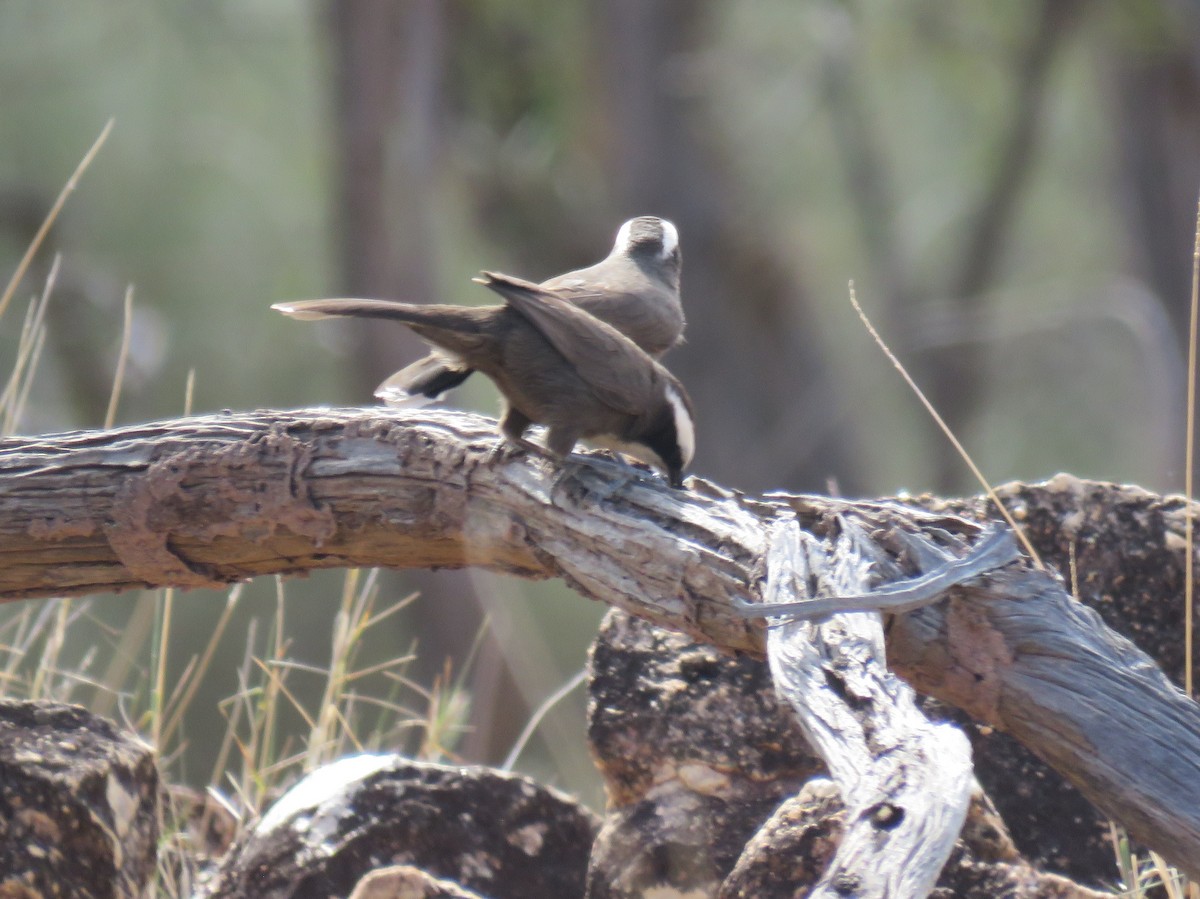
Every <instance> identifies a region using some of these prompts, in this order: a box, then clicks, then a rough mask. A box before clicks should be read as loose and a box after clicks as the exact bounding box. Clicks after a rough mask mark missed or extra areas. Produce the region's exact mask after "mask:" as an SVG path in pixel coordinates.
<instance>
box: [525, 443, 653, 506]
mask: <svg viewBox="0 0 1200 899" xmlns="http://www.w3.org/2000/svg"><path fill="white" fill-rule="evenodd" d="M578 439H579V435H578V433H577V432H575V431H570V430H563V429H562V428H551V429H550V433H549V435H548V436H547V438H546V445H547V447H549V449H550V452H551V453H554V454H556V455H557V454H559V453H561V454H562V455H561V459H562V471H561V473H560V474H559V475H558V477H557V478H555V480H554V486H555V487H558V486H559V485H560V484H562V483H563V482H564V481H566V480H567V479H569V478H570V477H572V476H573V475H576V474H578V473H579V472H580V471H581V470H582V469H584V468H587V467H590V466H597V467H599V466H606V467H613V468H617V469H618V472H619V476H618V478H617V480H616V481H615V482H613V483H612V484H608V485H606V486H604V487H602V488H599V489H596V488H593V487H588V488H587V490H588V492H589V493H592V494H593V495H595V496H596V497H598V498H599V499H608V498H609V497H610V496H612V495H613V494H614V493H616V492H617V491H618V490H620V489H621V488H622V487H624V486H625V485H626V484H628V483H629V482H630V481H632V480H634V479H636V478H638V477H639V476H640V474H639V472H638V471H637V469H635V468H634V467H633V466H632V465H630V464H629V463H628V462H626V461H625V460H624V459H623V458H620V457H619V456H618V459H619V462H610V461H609V460H608V459H595V458H592V457H588V458H587V459H586V460H585V459H584V458H583V457H582V456H579V455H578V454H576V453H573V452H571V451H572V450H573V449H574V448H575V444H576V442H577V441H578Z"/></svg>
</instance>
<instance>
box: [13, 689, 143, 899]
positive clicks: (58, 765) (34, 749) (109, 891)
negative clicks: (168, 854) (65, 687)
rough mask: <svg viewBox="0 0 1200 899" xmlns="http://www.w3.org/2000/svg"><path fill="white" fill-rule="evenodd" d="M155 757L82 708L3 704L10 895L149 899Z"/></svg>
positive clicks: (137, 741)
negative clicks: (143, 896)
mask: <svg viewBox="0 0 1200 899" xmlns="http://www.w3.org/2000/svg"><path fill="white" fill-rule="evenodd" d="M158 801H159V778H158V769H157V768H156V767H155V764H154V751H153V750H152V749H151V748H150V747H149V746H147V745H146V744H145V743H143V742H142V741H141V740H139V739H138V738H137V737H136V736H134V735H133V734H130V733H128V732H126V731H123V730H121V729H120V728H118V727H117V726H116V725H115V724H113V723H112V722H111V721H108V720H107V719H104V718H100V717H98V716H96V715H93V714H91V713H90V712H88V711H87V710H86V709H82V708H80V707H78V706H73V705H65V704H62V703H54V702H45V701H37V702H26V701H15V700H0V896H31V897H32V896H72V897H79V899H93V897H94V899H101V897H104V899H107V897H140V896H142V895H144V890H145V888H146V886H147V884H149V883H150V881H151V878H152V877H153V876H154V870H155V862H156V857H157V856H156V849H157V843H158V833H159V826H158V821H159V815H158Z"/></svg>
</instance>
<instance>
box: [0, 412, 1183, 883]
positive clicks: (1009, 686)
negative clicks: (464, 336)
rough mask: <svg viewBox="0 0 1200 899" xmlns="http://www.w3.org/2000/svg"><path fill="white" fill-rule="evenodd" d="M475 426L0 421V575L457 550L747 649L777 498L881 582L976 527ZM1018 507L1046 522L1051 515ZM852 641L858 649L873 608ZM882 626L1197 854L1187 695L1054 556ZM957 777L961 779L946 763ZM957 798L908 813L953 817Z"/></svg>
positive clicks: (980, 710) (897, 663)
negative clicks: (849, 543) (1047, 564)
mask: <svg viewBox="0 0 1200 899" xmlns="http://www.w3.org/2000/svg"><path fill="white" fill-rule="evenodd" d="M494 433H495V432H494V423H493V422H491V421H489V420H487V419H483V418H478V417H474V416H468V415H462V414H456V413H446V412H442V413H437V412H426V411H422V412H420V413H393V412H388V411H384V410H380V409H368V410H303V411H297V412H272V411H264V412H255V413H239V414H232V413H231V414H225V415H214V416H202V417H196V418H191V419H185V420H178V421H169V422H162V423H158V424H148V425H141V426H136V427H129V428H120V429H116V430H111V431H103V432H100V431H84V432H73V433H68V434H59V435H51V436H45V437H38V438H29V439H26V438H9V439H7V440H4V441H0V598H3V599H18V598H26V597H38V596H54V595H78V594H83V593H94V592H102V591H107V590H121V589H128V588H133V587H157V586H177V587H190V586H217V585H221V584H228V583H232V582H235V581H240V580H244V579H246V578H249V577H253V576H257V575H261V574H272V573H284V574H286V573H293V572H295V573H299V572H303V571H307V570H310V569H312V568H328V567H341V566H375V565H379V566H388V567H393V568H425V567H447V566H463V565H479V566H482V567H486V568H490V569H493V570H496V571H502V572H508V573H513V574H517V575H521V576H524V577H532V578H547V577H561V578H563V579H564V580H565V581H567V583H569V584H570V585H571V586H572V587H573V588H575V589H576V590H577V591H578V592H579V593H580V594H582V595H583V596H585V597H588V598H591V599H597V600H600V601H603V602H606V603H609V604H612V605H615V606H618V607H620V608H623V609H625V610H627V611H630V612H632V613H633V614H636V615H638V616H641V617H643V618H646V619H647V620H650V621H652V622H654V623H656V624H659V625H661V626H664V627H667V628H672V629H675V630H679V631H681V632H683V633H686V634H688V635H690V636H692V637H693V638H695V639H700V640H704V641H707V642H710V643H712V644H714V645H716V646H718V647H721V648H723V649H725V650H728V651H732V652H746V653H753V654H756V655H763V654H765V653H766V652H767V649H768V640H767V637H766V629H765V627H764V625H763V623H762V622H761V621H753V620H747V619H745V618H744V617H742V615H740V614H739V612H738V610H737V608H736V602H737V601H743V602H745V601H758V600H760V599H761V598H762V592H763V590H762V588H763V584H764V581H765V582H767V583H769V582H770V581H771V577H772V567H771V564H770V552H769V551H770V549H771V547H772V540H771V537H770V535H771V534H772V533H773V531H772V529H773V528H775V527H776V526H777V525H779V524H780V523H781V522H785V521H795V522H796V525H797V527H798V528H799V529H801V531H802V532H803V534H807V535H809V537H806V538H804V539H805V540H809V539H811V540H813V541H816V542H817V544H819V545H821V546H823V547H824V548H825V549H824V551H825V552H827V553H832V555H833V556H837V555H838V554H839V553H841V552H842V550H841V549H839V548H838V547H839V540H841V539H842V536H843V535H845V534H851V533H853V534H855V535H856V536H854V537H853V541H854V542H855V543H856V544H857V546H858V551H859V552H860V553H861V554H862V555H863V558H864V559H865V560H867V561H870V562H871V563H872V568H871V570H870V574H871V575H873V576H877V575H883V576H884V577H885V578H886V579H888V580H902V579H911V578H913V577H915V576H918V575H920V574H921V573H925V572H928V571H930V570H931V567H932V566H933V565H935V564H936V562H937V560H938V559H941V560H942V561H943V562H944V561H946V560H949V559H952V558H958V557H961V555H963V554H964V552H965V551H966V548H967V547H969V546H970V545H971V544H972V542H973V541H975V540H977V537H978V527H977V526H976V525H975V524H972V523H971V522H970V521H967V520H965V519H964V518H963V516H962V515H961V514H959V513H961V512H964V511H965V512H973V513H975V514H976V516H977V517H980V518H982V517H984V516H985V515H986V514H987V510H986V509H985V508H983V507H982V506H980V505H978V504H973V503H971V502H964V503H961V504H958V505H957V506H955V507H953V508H951V507H949V506H947V505H946V504H939V503H936V502H934V501H925V502H924V503H923V504H917V503H913V504H911V505H900V504H897V503H894V502H880V503H872V502H849V501H843V500H832V499H829V498H825V497H811V496H788V495H770V496H768V497H764V498H750V497H745V496H742V495H739V494H737V493H735V492H732V491H728V490H725V489H722V488H720V487H717V486H715V485H712V484H708V483H706V482H703V481H700V480H698V479H694V480H693V481H691V482H690V487H691V489H689V490H688V491H687V492H680V491H671V490H668V489H666V488H665V487H663V486H662V485H661V483H660V482H658V481H656V480H655V479H654V478H653V477H652V476H648V477H647V479H646V480H644V481H643V480H636V479H635V480H632V481H628V480H626V477H627V476H626V475H622V474H620V473H619V472H616V473H614V471H613V470H612V467H611V466H609V467H592V466H589V465H585V466H580V467H579V468H577V469H575V471H574V473H573V474H571V475H570V476H568V477H566V478H561V479H560V478H559V477H558V472H557V471H554V470H551V469H550V468H549V467H548V464H547V463H545V462H544V461H542V460H538V459H516V460H499V461H497V460H495V459H493V458H492V457H491V456H490V454H489V450H490V449H491V448H492V446H493V444H494V441H495V437H494ZM1076 483H1082V482H1076ZM1066 486H1067V488H1068V492H1069V489H1070V487H1071V484H1070V483H1068V484H1067V485H1066ZM1113 489H1114V490H1119V488H1113ZM1148 496H1149V495H1147V494H1144V493H1137V492H1134V493H1131V494H1129V499H1130V502H1135V501H1136V502H1138V503H1141V504H1142V506H1143V507H1145V506H1146V505H1147V504H1150V505H1152V504H1153V503H1154V502H1156V501H1157V502H1158V503H1159V507H1158V509H1157V513H1156V514H1157V515H1158V517H1157V518H1153V519H1151V518H1147V519H1146V521H1147V522H1148V523H1154V522H1158V523H1159V524H1161V522H1162V521H1164V520H1168V521H1169V522H1170V525H1169V526H1168V527H1166V529H1165V530H1164V529H1163V528H1162V527H1158V528H1157V530H1156V531H1155V533H1154V534H1153V535H1152V536H1153V540H1155V541H1157V542H1158V543H1160V544H1162V546H1163V548H1164V549H1166V550H1167V551H1169V552H1171V553H1174V554H1175V555H1181V554H1182V553H1181V550H1182V547H1181V546H1180V545H1179V543H1180V535H1181V534H1182V523H1181V519H1180V518H1179V516H1178V515H1177V512H1178V503H1174V505H1171V503H1172V502H1173V501H1166V500H1158V498H1154V497H1150V498H1149V499H1147V498H1146V497H1148ZM1019 499H1020V498H1019V497H1018V500H1019ZM1022 501H1023V500H1022ZM922 505H923V506H924V507H925V508H922ZM1164 505H1167V506H1170V508H1169V509H1168V510H1167V514H1165V515H1164V513H1163V506H1164ZM1020 512H1021V510H1020V509H1018V513H1020ZM1071 514H1076V515H1084V512H1083V511H1082V510H1080V509H1076V510H1074V512H1073V513H1072V512H1071V510H1069V509H1068V510H1066V512H1065V513H1064V518H1063V520H1062V521H1061V522H1059V526H1060V527H1061V528H1062V529H1063V531H1064V533H1069V532H1070V531H1071V530H1072V529H1074V530H1075V531H1080V530H1081V528H1082V527H1083V522H1081V521H1080V520H1078V519H1074V520H1068V517H1069V515H1071ZM1037 524H1038V526H1039V527H1040V528H1042V530H1043V533H1044V532H1045V530H1046V528H1047V527H1048V526H1047V523H1046V522H1045V521H1041V522H1038V523H1037ZM1086 524H1087V526H1088V527H1090V528H1091V529H1092V531H1093V532H1096V531H1102V530H1103V528H1102V527H1101V525H1099V524H1097V523H1096V522H1094V521H1091V522H1086ZM1175 525H1178V526H1177V527H1176V526H1175ZM1119 526H1120V527H1128V526H1129V524H1128V520H1127V519H1122V520H1121V521H1120V523H1119ZM1117 527H1118V522H1117V521H1116V520H1115V519H1114V521H1113V528H1114V529H1116V528H1117ZM1148 539H1150V538H1147V540H1148ZM1084 549H1086V547H1085V548H1084ZM1085 554H1086V553H1084V555H1085ZM776 570H777V571H778V566H776ZM1080 573H1081V575H1082V576H1084V577H1086V575H1087V572H1086V571H1081V572H1080ZM778 576H779V575H778V573H776V575H775V577H778ZM858 577H859V578H860V579H861V577H862V572H860V574H859V575H858ZM823 592H829V591H828V590H826V591H823ZM833 592H853V593H861V592H863V591H862V587H860V586H853V585H847V586H844V587H839V588H835V590H834V591H833ZM798 598H799V597H798ZM1160 600H1161V601H1162V602H1163V603H1167V602H1171V603H1174V602H1178V601H1179V597H1177V596H1165V595H1164V596H1162V597H1160ZM847 617H853V616H845V615H838V616H835V619H833V620H834V621H836V620H837V619H842V618H847ZM825 626H826V625H820V626H819V627H825ZM788 627H794V628H803V627H807V626H804V625H789V626H788ZM872 627H874V625H872ZM860 639H862V640H865V641H866V642H867V643H873V644H875V646H876V648H877V647H878V641H879V636H878V632H876V633H875V634H874V635H873V636H866V637H862V638H860ZM886 650H887V659H888V662H889V664H890V666H891V670H892V671H893V672H895V673H896V674H897V675H899V676H900V677H902V678H903V679H905V680H906V681H908V683H909V684H911V685H912V686H914V687H916V688H917V689H918V690H920V691H922V692H924V693H927V694H929V695H932V696H935V697H937V698H940V699H942V700H944V701H946V702H949V703H952V704H954V705H957V706H959V707H960V708H962V709H964V710H966V711H967V712H969V713H970V714H972V715H973V716H975V717H976V718H977V719H978V720H979V721H982V722H986V723H987V724H989V725H991V726H994V727H997V728H1001V729H1004V730H1006V731H1008V732H1009V733H1011V734H1013V735H1014V736H1015V737H1016V738H1017V739H1019V740H1020V741H1021V742H1023V743H1024V744H1025V745H1026V746H1027V747H1029V748H1030V749H1032V750H1033V751H1034V752H1036V753H1037V754H1038V755H1040V756H1041V757H1042V758H1044V759H1045V760H1047V761H1048V762H1049V763H1050V764H1051V765H1053V766H1054V767H1055V768H1056V769H1057V770H1058V771H1059V772H1060V773H1062V774H1063V775H1064V776H1065V777H1066V778H1067V779H1069V780H1070V781H1071V782H1072V783H1073V784H1075V785H1076V786H1077V787H1078V788H1079V789H1080V790H1081V791H1082V792H1083V793H1084V794H1085V795H1086V796H1088V798H1089V799H1090V800H1091V801H1092V802H1093V803H1095V804H1096V805H1097V806H1098V807H1100V808H1101V809H1103V810H1104V811H1105V812H1107V813H1108V814H1109V815H1111V816H1112V817H1113V818H1114V819H1115V820H1116V821H1118V822H1120V823H1121V824H1123V825H1124V826H1125V827H1126V828H1127V829H1128V830H1129V831H1130V833H1131V834H1133V835H1134V836H1135V837H1136V838H1138V839H1139V840H1141V841H1142V842H1144V843H1146V844H1147V845H1149V846H1151V847H1153V848H1155V849H1157V850H1159V851H1160V852H1161V853H1162V854H1163V855H1164V856H1166V857H1167V858H1168V859H1170V860H1172V861H1174V862H1175V863H1176V864H1178V865H1179V866H1180V867H1182V868H1183V869H1184V870H1186V871H1187V872H1188V873H1189V874H1190V875H1191V876H1193V877H1200V862H1198V861H1197V859H1200V710H1198V709H1197V706H1196V705H1195V704H1194V703H1193V702H1192V701H1191V700H1189V699H1188V698H1187V697H1186V696H1184V695H1183V694H1182V693H1181V692H1180V691H1178V690H1177V689H1176V688H1175V687H1174V686H1173V685H1172V684H1171V683H1170V682H1169V681H1168V679H1167V678H1166V677H1165V676H1164V675H1163V673H1162V672H1161V670H1160V669H1159V668H1158V667H1157V666H1156V665H1155V664H1154V663H1153V662H1152V661H1151V660H1150V659H1149V658H1148V657H1147V656H1146V655H1145V654H1143V653H1142V652H1140V651H1139V650H1138V649H1136V648H1135V647H1134V646H1133V645H1132V644H1131V643H1129V642H1128V641H1127V640H1125V639H1123V638H1121V637H1119V636H1118V635H1116V634H1115V633H1114V632H1113V631H1111V630H1109V629H1108V628H1107V627H1105V626H1104V624H1103V623H1102V622H1101V620H1100V618H1099V617H1098V616H1097V615H1096V614H1095V613H1094V612H1092V611H1091V610H1090V609H1088V608H1086V607H1084V606H1082V605H1081V604H1079V603H1077V602H1075V601H1074V600H1073V599H1072V598H1071V596H1070V595H1069V593H1068V592H1067V590H1066V589H1065V588H1064V584H1063V583H1062V581H1061V580H1060V579H1058V578H1056V577H1055V576H1053V575H1051V574H1048V573H1046V572H1043V571H1039V570H1036V569H1034V568H1032V567H1030V566H1029V565H1027V564H1023V563H1020V562H1018V563H1012V564H1009V565H1006V566H1003V567H1001V568H998V569H996V570H994V571H992V572H990V573H988V574H987V575H985V576H984V577H983V578H981V579H979V580H977V581H975V582H972V583H970V584H968V585H961V586H958V587H954V588H952V589H951V590H950V591H949V592H948V593H947V597H946V599H945V600H944V601H941V602H937V603H934V604H931V605H927V606H924V607H921V608H916V609H914V610H912V611H908V612H903V613H899V614H894V615H890V616H889V618H888V630H887V637H886ZM785 667H786V666H785ZM776 675H777V678H778V677H779V670H778V669H776ZM886 683H887V682H885V681H881V682H880V684H881V685H884V684H886ZM880 688H881V689H884V690H892V687H890V686H881V687H880ZM851 698H852V699H853V698H854V697H851ZM903 705H904V702H903V701H902V702H901V703H900V706H903ZM917 727H918V729H919V726H917ZM935 742H936V741H935ZM952 743H953V740H952V739H951V740H949V741H947V742H946V746H950V745H951V744H952ZM906 745H908V744H906ZM913 745H915V744H913ZM925 745H926V746H927V747H928V746H930V745H933V744H930V743H926V744H925ZM922 751H928V749H923V750H922ZM830 767H831V769H834V770H836V767H837V764H836V761H835V760H830ZM953 780H954V783H955V784H956V786H955V787H954V788H953V789H952V790H951V791H950V792H951V793H953V794H954V795H955V796H957V795H958V794H959V793H961V790H960V789H959V788H958V786H957V785H959V784H960V782H961V781H962V780H963V778H962V777H961V776H959V775H956V776H955V778H954V779H953ZM897 795H901V794H897ZM881 798H882V800H883V801H885V802H895V801H896V800H895V799H894V798H890V797H887V796H883V797H881ZM901 801H908V800H907V799H902V800H901ZM957 801H958V800H957V799H948V800H947V801H946V803H945V810H944V811H943V812H941V813H938V815H935V816H934V817H931V818H925V819H924V820H926V821H927V822H932V821H937V820H940V821H942V822H943V823H942V824H941V825H934V824H930V825H929V826H930V827H933V828H934V829H938V828H939V827H940V828H942V829H952V828H953V826H954V821H955V820H956V815H958V813H957V812H954V811H953V807H954V804H955V803H956V802H957ZM848 804H855V803H848ZM877 811H878V814H877V815H876V816H875V817H874V818H873V819H872V821H873V825H874V826H876V827H877V828H882V829H887V828H888V827H891V826H894V825H895V824H896V823H897V822H898V818H897V814H899V815H900V819H899V820H904V816H905V815H907V814H909V812H913V811H917V812H919V811H921V810H915V809H909V808H904V807H899V806H897V807H895V808H893V807H891V806H886V807H881V808H880V809H878V810H877ZM939 815H940V817H939ZM958 820H961V817H959V818H958ZM914 823H916V822H914ZM918 829H920V828H918ZM922 838H925V837H922ZM922 845H924V844H922ZM923 851H924V850H922V849H914V850H912V853H915V854H917V855H919V854H921V852H923ZM912 853H910V855H911V854H912ZM865 894H866V893H863V895H865Z"/></svg>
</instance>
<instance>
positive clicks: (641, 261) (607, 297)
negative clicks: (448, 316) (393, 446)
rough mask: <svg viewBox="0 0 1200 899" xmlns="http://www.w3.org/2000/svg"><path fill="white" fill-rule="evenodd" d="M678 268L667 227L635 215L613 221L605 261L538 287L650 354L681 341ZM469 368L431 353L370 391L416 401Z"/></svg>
mask: <svg viewBox="0 0 1200 899" xmlns="http://www.w3.org/2000/svg"><path fill="white" fill-rule="evenodd" d="M681 268H682V256H681V253H680V247H679V232H678V231H677V230H676V229H675V226H674V225H673V224H671V223H670V222H668V221H666V220H665V219H660V218H656V217H655V216H652V215H643V216H639V217H638V218H634V219H630V220H629V221H627V222H626V223H625V224H623V225H622V226H621V228H620V230H618V231H617V239H616V241H615V243H614V244H613V248H612V252H610V253H609V254H608V256H607V257H606V258H604V259H603V260H601V261H600V262H597V263H596V264H595V265H592V266H589V267H588V268H581V269H579V270H577V271H571V272H567V273H566V274H564V275H558V276H557V277H554V278H550V279H549V280H548V281H543V282H542V283H541V285H540V286H541V287H544V288H546V289H547V290H552V291H554V293H555V294H557V295H558V296H559V297H561V298H562V299H564V300H566V301H568V302H570V303H574V304H575V305H576V306H578V307H579V308H581V309H583V310H584V311H585V312H588V313H590V314H591V315H594V316H595V317H596V318H599V319H601V320H602V321H606V322H608V323H609V324H610V325H612V326H613V327H614V328H616V329H617V330H618V331H620V332H621V333H622V334H624V335H625V336H626V337H628V338H629V339H630V340H632V341H633V342H634V343H636V344H637V345H638V346H639V347H641V348H642V349H643V350H645V351H646V352H647V353H649V354H650V355H651V356H653V357H655V358H656V359H657V358H660V357H661V356H662V355H663V354H664V353H665V352H666V351H667V350H669V349H671V347H673V346H675V345H676V344H678V343H680V342H681V341H682V339H683V329H684V324H685V322H684V316H683V304H682V302H680V299H679V275H680V271H681ZM471 370H472V369H471V367H470V366H468V365H465V364H464V363H463V362H462V360H461V359H456V358H452V357H449V356H447V355H446V354H445V353H443V352H440V351H439V350H434V351H433V352H432V353H430V354H429V355H428V356H425V357H424V358H422V359H418V360H417V361H416V362H414V363H412V364H411V365H408V366H406V367H405V368H403V369H401V370H400V371H398V372H396V373H395V374H394V375H392V376H391V377H390V378H388V379H387V380H386V381H384V382H383V383H382V384H380V385H379V387H378V388H377V389H376V391H375V395H376V396H377V397H379V398H380V399H382V400H383V401H384V402H386V403H391V404H394V405H409V404H414V403H415V404H419V403H422V402H425V401H428V400H434V399H437V398H439V397H440V396H441V395H442V394H444V393H446V392H447V391H449V390H452V389H453V388H455V387H457V386H458V385H459V384H461V383H462V382H463V381H465V380H466V379H467V378H469V377H470V376H471Z"/></svg>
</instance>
